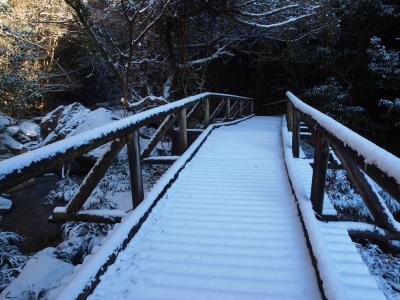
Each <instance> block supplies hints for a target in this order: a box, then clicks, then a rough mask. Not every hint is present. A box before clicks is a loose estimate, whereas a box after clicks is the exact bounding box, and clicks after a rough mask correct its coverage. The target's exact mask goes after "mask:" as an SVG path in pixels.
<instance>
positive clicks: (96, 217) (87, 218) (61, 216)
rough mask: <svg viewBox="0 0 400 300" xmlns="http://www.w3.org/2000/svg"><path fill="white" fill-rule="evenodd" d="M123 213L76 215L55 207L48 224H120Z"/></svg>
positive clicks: (113, 211)
mask: <svg viewBox="0 0 400 300" xmlns="http://www.w3.org/2000/svg"><path fill="white" fill-rule="evenodd" d="M124 216H125V213H124V212H122V211H119V210H108V211H107V210H96V209H91V210H83V211H79V212H78V213H77V214H68V213H67V212H66V208H64V207H56V208H55V209H54V211H53V213H52V215H51V217H50V218H49V222H54V223H65V222H70V221H74V222H90V223H106V224H114V223H120V222H121V220H122V218H123V217H124Z"/></svg>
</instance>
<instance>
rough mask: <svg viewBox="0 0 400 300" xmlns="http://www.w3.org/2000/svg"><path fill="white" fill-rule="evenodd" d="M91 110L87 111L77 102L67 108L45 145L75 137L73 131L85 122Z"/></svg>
mask: <svg viewBox="0 0 400 300" xmlns="http://www.w3.org/2000/svg"><path fill="white" fill-rule="evenodd" d="M89 112H90V109H87V108H86V107H84V106H83V105H82V104H80V103H78V102H75V103H72V104H70V105H68V106H67V107H65V108H64V109H63V110H62V112H61V115H60V117H59V119H58V122H57V126H56V127H55V129H54V130H53V131H52V132H50V133H49V135H48V136H47V137H46V139H45V140H44V142H43V144H44V145H47V144H51V143H54V142H56V141H59V140H62V139H64V138H66V137H67V136H69V135H73V133H72V132H73V131H74V130H75V129H76V128H77V127H78V126H79V125H80V124H81V123H83V122H84V121H85V118H86V116H87V114H89Z"/></svg>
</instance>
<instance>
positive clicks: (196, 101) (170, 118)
mask: <svg viewBox="0 0 400 300" xmlns="http://www.w3.org/2000/svg"><path fill="white" fill-rule="evenodd" d="M214 101H215V103H213V102H214ZM232 101H234V102H235V103H234V105H231V102H232ZM210 107H215V109H214V110H213V111H212V112H211V114H210ZM189 108H190V110H189V113H188V114H187V110H188V109H189ZM200 108H202V111H203V123H204V126H205V127H206V126H208V125H209V124H210V123H211V122H213V121H214V120H215V119H216V118H217V117H219V116H220V115H221V114H222V113H223V109H224V108H225V114H224V116H223V120H232V119H234V118H236V117H241V116H242V115H243V114H244V113H245V111H247V113H248V114H252V113H253V100H252V99H251V98H246V97H240V96H235V95H227V94H218V93H202V94H198V95H195V96H191V97H188V98H185V99H182V100H178V101H175V102H172V103H169V104H166V105H163V106H159V107H156V108H153V109H150V110H147V111H144V112H141V113H138V114H135V115H132V116H130V117H127V118H125V119H121V120H118V121H115V122H113V123H110V124H107V125H104V126H101V127H98V128H95V129H92V130H90V131H87V132H84V133H81V134H78V135H75V136H72V137H69V138H66V139H64V140H61V141H58V142H56V143H53V144H50V145H47V146H44V147H42V148H39V149H36V150H33V151H30V152H27V153H24V154H21V155H18V156H16V157H13V158H10V159H7V160H3V161H0V193H4V192H7V190H9V189H10V188H12V187H14V186H16V185H18V184H21V183H23V182H25V181H27V180H29V179H31V178H34V177H37V176H39V175H41V174H44V173H47V172H51V171H53V170H55V169H56V168H60V167H62V166H64V165H66V164H68V163H70V162H71V161H72V160H73V159H75V158H77V157H79V156H81V155H83V154H85V153H87V152H89V151H91V150H93V149H96V148H98V147H100V146H102V145H105V144H107V143H110V145H109V148H108V150H107V151H106V152H105V153H104V154H103V155H102V156H101V157H100V158H99V159H98V160H97V162H96V163H95V165H94V166H93V167H92V168H91V170H90V171H89V173H88V174H87V176H86V177H85V178H84V180H83V182H82V184H81V185H80V187H79V188H78V190H77V191H76V192H75V194H74V196H73V197H72V199H71V200H70V201H69V203H68V204H67V206H66V207H58V208H56V209H55V210H54V212H53V214H52V217H51V219H52V220H53V221H56V222H65V221H70V220H75V221H87V222H106V223H113V222H119V221H120V220H121V218H122V217H123V215H124V213H123V212H119V211H116V210H107V211H105V210H103V211H101V212H100V211H96V210H81V209H82V207H83V205H84V203H85V202H86V200H87V199H88V197H89V196H90V194H91V193H92V191H93V190H94V189H95V187H96V186H97V184H98V183H99V181H100V180H101V179H102V177H103V176H104V175H105V173H106V172H107V170H108V169H109V167H110V166H111V164H112V163H113V161H114V159H115V158H116V156H117V155H118V153H119V152H120V151H121V150H122V148H123V147H124V146H125V145H127V146H128V147H127V148H128V160H129V171H130V180H131V190H132V205H133V208H135V207H137V205H139V203H140V202H141V201H142V200H143V195H144V193H143V181H142V167H141V164H142V163H155V164H169V163H172V162H173V161H174V160H175V159H176V157H174V156H169V157H149V155H150V154H151V152H152V150H153V149H154V148H155V146H156V145H157V143H158V142H159V141H160V140H161V138H162V137H163V136H164V135H165V134H167V133H168V132H169V131H171V130H172V127H173V125H174V124H175V123H177V125H178V128H179V129H178V138H177V140H178V143H179V147H178V148H179V151H180V152H181V153H183V152H184V151H185V149H186V148H187V146H188V131H190V129H189V130H188V128H187V124H188V118H189V117H192V116H194V115H195V114H196V112H198V111H199V109H200ZM162 120H163V121H162ZM160 121H162V122H161V125H160V127H159V128H158V129H157V130H156V132H155V133H154V135H153V136H152V137H151V139H150V141H149V143H148V144H147V145H146V147H145V148H144V149H142V151H140V149H139V128H140V127H142V126H145V125H148V124H151V123H154V122H160ZM197 131H198V130H197ZM197 131H195V132H197Z"/></svg>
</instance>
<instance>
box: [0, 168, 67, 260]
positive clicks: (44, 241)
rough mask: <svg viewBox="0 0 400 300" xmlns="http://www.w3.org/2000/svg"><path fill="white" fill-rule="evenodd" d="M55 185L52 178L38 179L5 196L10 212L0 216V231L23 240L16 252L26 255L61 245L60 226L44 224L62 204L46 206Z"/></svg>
mask: <svg viewBox="0 0 400 300" xmlns="http://www.w3.org/2000/svg"><path fill="white" fill-rule="evenodd" d="M57 181H58V176H56V175H55V174H51V175H46V176H41V177H39V178H36V179H35V181H34V182H32V183H30V184H28V185H27V186H25V187H23V188H20V189H18V190H15V191H12V192H9V193H8V195H9V198H10V199H11V201H12V202H13V206H12V209H11V211H9V212H8V213H4V214H2V215H1V219H0V228H1V230H3V231H12V232H16V233H18V234H19V235H21V236H22V237H24V240H23V241H21V242H19V243H18V248H19V249H20V251H21V252H22V253H23V254H25V255H30V254H33V253H35V252H38V251H40V250H42V249H44V248H46V247H54V246H57V245H58V244H59V243H60V242H62V232H61V225H60V224H53V223H49V222H48V221H47V219H48V217H49V216H50V215H51V213H52V211H53V208H54V207H56V206H60V205H61V204H62V203H61V201H59V203H56V202H54V203H52V204H48V203H46V197H47V195H48V193H49V192H50V191H51V190H53V189H55V188H56V183H57ZM64 204H65V203H64Z"/></svg>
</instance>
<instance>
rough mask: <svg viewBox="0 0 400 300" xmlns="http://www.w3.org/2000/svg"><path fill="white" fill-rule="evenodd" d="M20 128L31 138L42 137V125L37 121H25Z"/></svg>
mask: <svg viewBox="0 0 400 300" xmlns="http://www.w3.org/2000/svg"><path fill="white" fill-rule="evenodd" d="M19 130H20V132H21V133H22V134H23V135H24V136H26V137H28V138H29V139H30V140H34V141H36V140H38V139H39V138H40V127H39V125H37V124H35V123H32V122H29V121H24V122H22V123H21V124H20V125H19Z"/></svg>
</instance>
